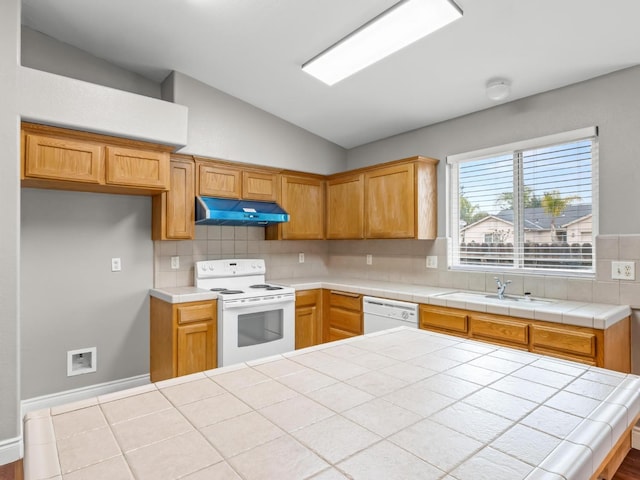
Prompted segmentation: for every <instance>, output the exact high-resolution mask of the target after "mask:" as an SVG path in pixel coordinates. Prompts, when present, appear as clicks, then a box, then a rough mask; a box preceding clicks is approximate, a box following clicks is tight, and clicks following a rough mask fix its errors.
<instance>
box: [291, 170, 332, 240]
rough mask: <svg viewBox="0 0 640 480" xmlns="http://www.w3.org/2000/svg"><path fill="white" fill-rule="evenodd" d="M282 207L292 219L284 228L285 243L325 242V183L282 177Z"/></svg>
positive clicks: (311, 179) (308, 178) (302, 178)
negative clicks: (320, 240) (299, 241)
mask: <svg viewBox="0 0 640 480" xmlns="http://www.w3.org/2000/svg"><path fill="white" fill-rule="evenodd" d="M281 189H282V192H281V201H282V207H283V208H284V209H285V210H286V211H287V213H288V214H289V216H290V219H289V221H288V222H287V223H283V224H281V226H282V239H284V240H314V239H323V238H324V181H322V180H319V179H316V178H312V177H293V176H283V177H282V185H281Z"/></svg>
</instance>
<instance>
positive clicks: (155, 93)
mask: <svg viewBox="0 0 640 480" xmlns="http://www.w3.org/2000/svg"><path fill="white" fill-rule="evenodd" d="M22 65H24V66H25V67H32V68H37V69H38V70H44V71H45V72H50V73H56V74H58V75H64V76H65V77H71V78H76V79H78V80H84V81H86V82H91V83H95V84H98V85H104V86H106V87H112V88H117V89H119V90H124V91H127V92H132V93H138V94H140V95H145V96H147V97H154V98H160V85H159V84H157V83H155V82H153V81H151V80H149V79H147V78H144V77H143V76H141V75H138V74H136V73H133V72H130V71H128V70H125V69H123V68H119V67H117V66H115V65H113V64H111V63H109V62H107V61H105V60H102V59H101V58H98V57H95V56H93V55H91V54H89V53H87V52H85V51H84V50H80V49H79V48H76V47H74V46H72V45H69V44H68V43H63V42H60V41H58V40H56V39H54V38H51V37H49V36H47V35H44V34H43V33H40V32H38V31H36V30H32V29H30V28H29V27H22Z"/></svg>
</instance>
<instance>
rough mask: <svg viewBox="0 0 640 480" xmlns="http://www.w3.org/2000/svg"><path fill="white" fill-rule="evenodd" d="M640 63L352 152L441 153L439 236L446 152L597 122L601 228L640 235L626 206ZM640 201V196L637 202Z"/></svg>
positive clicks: (639, 110)
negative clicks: (636, 65) (639, 64)
mask: <svg viewBox="0 0 640 480" xmlns="http://www.w3.org/2000/svg"><path fill="white" fill-rule="evenodd" d="M638 85H640V67H634V68H631V69H627V70H623V71H620V72H616V73H612V74H609V75H605V76H603V77H599V78H596V79H593V80H589V81H586V82H582V83H579V84H575V85H571V86H568V87H564V88H561V89H558V90H553V91H551V92H547V93H542V94H540V95H535V96H532V97H528V98H525V99H522V100H518V101H515V102H512V103H507V104H504V105H501V106H498V107H494V108H491V109H489V110H484V111H481V112H477V113H473V114H470V115H467V116H464V117H460V118H456V119H453V120H450V121H447V122H443V123H440V124H437V125H432V126H429V127H425V128H421V129H419V130H415V131H412V132H408V133H404V134H401V135H397V136H395V137H391V138H388V139H385V140H380V141H377V142H373V143H370V144H367V145H363V146H361V147H358V148H354V149H352V150H349V152H348V160H347V163H348V166H349V168H350V169H351V168H357V167H361V166H364V165H370V164H374V163H379V162H383V161H388V160H392V159H396V158H403V157H408V156H411V155H416V154H419V155H426V156H430V157H435V158H439V159H440V160H441V162H440V164H439V165H438V235H439V236H444V235H445V214H446V212H445V159H446V156H447V155H451V154H455V153H462V152H468V151H472V150H476V149H480V148H484V147H491V146H495V145H502V144H504V143H509V142H514V141H517V140H524V139H528V138H535V137H539V136H542V135H547V134H552V133H558V132H563V131H568V130H573V129H576V128H581V127H586V126H591V125H597V126H598V127H599V132H600V135H599V143H600V187H599V192H600V201H599V206H600V233H601V234H626V233H640V215H637V214H633V213H632V211H633V210H631V211H630V210H629V208H625V206H628V205H629V200H630V199H631V198H633V197H631V195H636V193H637V189H638V185H639V184H640V164H639V163H638V157H639V156H640V135H638V132H639V131H640V95H638ZM636 203H637V202H636Z"/></svg>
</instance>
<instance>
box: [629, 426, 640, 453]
mask: <svg viewBox="0 0 640 480" xmlns="http://www.w3.org/2000/svg"><path fill="white" fill-rule="evenodd" d="M631 448H635V449H636V450H640V427H639V426H638V425H636V426H635V427H633V430H631Z"/></svg>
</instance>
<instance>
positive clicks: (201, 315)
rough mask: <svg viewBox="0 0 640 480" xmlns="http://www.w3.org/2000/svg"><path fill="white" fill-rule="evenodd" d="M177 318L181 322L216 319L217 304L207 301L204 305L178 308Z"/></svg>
mask: <svg viewBox="0 0 640 480" xmlns="http://www.w3.org/2000/svg"><path fill="white" fill-rule="evenodd" d="M177 319H178V323H179V324H184V323H192V322H206V321H209V320H215V319H216V309H215V304H213V303H205V304H202V305H189V306H186V307H178V308H177Z"/></svg>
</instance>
